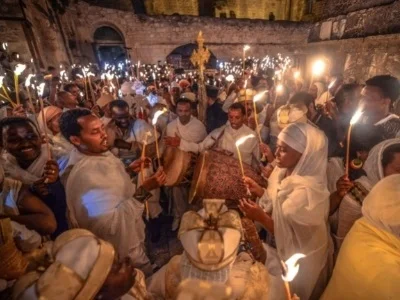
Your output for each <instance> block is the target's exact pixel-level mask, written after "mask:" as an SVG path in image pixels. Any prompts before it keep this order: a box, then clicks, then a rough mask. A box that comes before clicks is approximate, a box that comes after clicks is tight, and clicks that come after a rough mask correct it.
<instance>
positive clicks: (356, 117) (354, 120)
mask: <svg viewBox="0 0 400 300" xmlns="http://www.w3.org/2000/svg"><path fill="white" fill-rule="evenodd" d="M362 114H363V111H362V110H361V109H358V110H357V111H356V112H355V113H354V115H353V117H352V118H351V120H350V125H349V129H348V130H347V147H346V173H345V174H346V176H347V178H349V164H350V142H351V129H352V127H353V125H354V124H356V123H357V122H358V120H359V119H360V117H361V115H362Z"/></svg>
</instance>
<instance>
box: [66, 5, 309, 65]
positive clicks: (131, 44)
mask: <svg viewBox="0 0 400 300" xmlns="http://www.w3.org/2000/svg"><path fill="white" fill-rule="evenodd" d="M67 15H68V16H71V18H72V16H77V21H76V22H75V24H76V32H79V34H80V37H79V40H80V41H81V44H82V45H81V48H85V49H86V51H82V55H84V56H90V52H91V53H92V55H93V51H92V50H90V47H88V45H89V46H90V45H92V43H93V42H94V41H93V33H94V31H95V30H96V29H97V28H98V27H100V26H104V25H107V26H112V27H114V28H116V29H117V30H118V31H119V32H121V33H122V34H123V36H124V39H125V44H126V47H127V48H128V51H129V53H130V54H131V57H132V58H133V59H134V60H140V61H141V62H143V63H155V62H157V61H158V60H162V61H164V60H165V58H166V56H167V55H168V54H169V53H170V52H171V51H172V50H173V49H175V48H176V47H178V46H181V45H185V44H188V43H191V42H194V41H195V40H196V37H197V34H198V32H199V31H200V30H202V31H203V34H204V37H205V40H206V45H207V46H208V47H209V48H210V50H211V51H212V52H213V53H214V54H215V55H216V57H217V59H230V58H231V57H238V56H241V53H242V47H243V45H244V44H249V45H250V46H252V48H251V49H250V50H249V51H248V55H265V54H267V53H271V54H273V53H276V52H283V53H289V52H290V53H292V52H293V51H294V50H295V49H297V48H299V47H302V46H304V45H305V44H306V41H307V36H308V30H309V26H310V25H309V24H308V23H294V22H283V21H282V22H279V21H278V22H269V21H262V20H232V19H218V18H210V17H190V16H143V15H135V14H134V13H132V12H124V11H119V10H112V9H107V8H101V7H95V6H90V5H88V4H86V3H79V4H78V5H77V6H74V7H71V8H70V9H69V11H68V13H67ZM68 16H66V19H71V18H69V17H68ZM85 45H86V46H85Z"/></svg>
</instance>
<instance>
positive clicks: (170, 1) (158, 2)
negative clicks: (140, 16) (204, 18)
mask: <svg viewBox="0 0 400 300" xmlns="http://www.w3.org/2000/svg"><path fill="white" fill-rule="evenodd" d="M145 5H146V13H147V14H149V15H173V14H179V15H188V16H197V15H199V2H198V0H147V1H146V2H145Z"/></svg>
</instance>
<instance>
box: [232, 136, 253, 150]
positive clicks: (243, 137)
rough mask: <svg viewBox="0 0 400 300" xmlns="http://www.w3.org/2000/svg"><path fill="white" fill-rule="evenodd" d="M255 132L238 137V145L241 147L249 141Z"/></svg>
mask: <svg viewBox="0 0 400 300" xmlns="http://www.w3.org/2000/svg"><path fill="white" fill-rule="evenodd" d="M253 137H254V134H249V135H245V136H242V137H241V138H240V139H238V140H237V141H236V143H235V145H236V147H239V146H240V145H242V144H243V143H244V142H245V141H247V140H248V139H250V138H253Z"/></svg>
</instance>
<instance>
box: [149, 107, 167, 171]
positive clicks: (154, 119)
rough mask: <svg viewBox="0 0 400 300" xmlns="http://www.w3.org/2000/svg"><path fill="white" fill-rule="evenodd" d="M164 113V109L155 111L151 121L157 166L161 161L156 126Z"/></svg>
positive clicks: (165, 110)
mask: <svg viewBox="0 0 400 300" xmlns="http://www.w3.org/2000/svg"><path fill="white" fill-rule="evenodd" d="M165 112H167V109H166V108H163V109H161V110H158V111H156V112H155V114H154V117H153V120H152V124H153V129H154V139H155V141H156V151H157V161H158V166H161V160H160V149H159V148H158V137H157V128H156V125H157V121H158V118H159V117H160V116H161V115H162V114H163V113H165Z"/></svg>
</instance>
